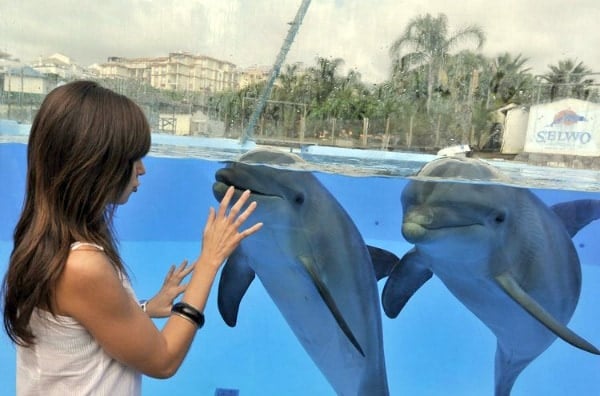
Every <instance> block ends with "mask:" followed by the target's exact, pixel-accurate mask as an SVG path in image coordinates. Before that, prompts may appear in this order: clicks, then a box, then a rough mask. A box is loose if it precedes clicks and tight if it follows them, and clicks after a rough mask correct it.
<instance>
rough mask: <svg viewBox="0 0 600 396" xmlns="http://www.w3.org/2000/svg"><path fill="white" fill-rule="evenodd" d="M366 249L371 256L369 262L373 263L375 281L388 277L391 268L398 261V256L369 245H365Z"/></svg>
mask: <svg viewBox="0 0 600 396" xmlns="http://www.w3.org/2000/svg"><path fill="white" fill-rule="evenodd" d="M367 248H368V249H369V254H370V255H371V262H372V263H373V268H374V269H375V276H376V278H377V280H381V279H383V278H385V277H386V276H388V275H389V274H390V272H391V271H392V268H394V266H395V265H396V264H397V263H398V262H399V261H400V258H399V257H398V256H396V255H395V254H394V253H392V252H389V251H387V250H385V249H381V248H378V247H375V246H370V245H367Z"/></svg>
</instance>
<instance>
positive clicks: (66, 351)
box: [16, 242, 141, 396]
mask: <svg viewBox="0 0 600 396" xmlns="http://www.w3.org/2000/svg"><path fill="white" fill-rule="evenodd" d="M82 246H93V247H95V248H97V249H98V250H104V249H103V248H102V247H101V246H98V245H94V244H89V243H84V242H76V243H74V244H73V245H71V250H75V249H78V248H79V247H82ZM123 286H124V287H125V288H126V289H127V290H128V291H129V293H130V294H131V296H132V298H135V293H134V292H133V289H132V288H131V285H130V284H129V282H128V281H127V279H126V278H125V277H123ZM29 325H30V327H31V330H32V332H33V334H34V335H35V337H36V339H35V344H34V345H32V346H31V347H27V348H25V347H21V346H18V345H17V384H16V385H17V395H18V396H34V395H35V396H38V395H40V396H41V395H44V396H55V395H56V396H59V395H60V396H63V395H78V396H79V395H98V396H100V395H107V396H108V395H110V396H113V395H114V396H121V395H122V396H130V395H131V396H136V395H141V375H140V373H139V372H137V371H135V370H134V369H131V368H129V367H127V366H125V365H123V364H121V363H119V362H118V361H116V360H114V359H113V358H111V357H110V356H108V354H106V352H104V350H103V349H102V348H101V347H100V345H99V344H98V343H97V342H96V340H95V339H94V338H93V337H92V336H91V335H90V333H88V331H87V330H86V329H85V328H84V327H83V326H81V325H80V324H79V323H78V322H77V321H76V320H74V319H73V318H71V317H68V316H60V315H58V316H56V317H54V316H52V314H50V313H49V312H47V311H44V310H42V309H36V310H34V311H33V314H32V315H31V320H30V322H29Z"/></svg>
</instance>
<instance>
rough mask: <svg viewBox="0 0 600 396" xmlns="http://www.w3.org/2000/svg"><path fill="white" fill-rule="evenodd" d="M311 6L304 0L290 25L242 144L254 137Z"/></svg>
mask: <svg viewBox="0 0 600 396" xmlns="http://www.w3.org/2000/svg"><path fill="white" fill-rule="evenodd" d="M309 5H310V0H302V4H300V8H298V12H297V13H296V17H295V18H294V21H293V22H291V23H290V30H288V34H287V36H286V38H285V40H283V45H282V46H281V49H280V50H279V55H277V59H276V60H275V64H273V69H271V74H270V76H269V80H268V81H267V84H266V85H265V88H264V89H263V91H262V93H261V95H260V99H259V101H258V103H257V104H256V107H255V108H254V112H253V113H252V116H251V117H250V121H249V122H248V126H247V127H246V129H245V130H244V131H243V132H242V136H241V138H240V143H241V144H244V143H246V141H247V140H248V139H250V138H252V136H253V135H254V127H255V126H256V122H257V121H258V118H259V117H260V115H261V113H262V112H263V110H264V108H265V104H266V103H267V99H268V98H269V96H270V95H271V90H272V89H273V84H274V83H275V80H276V79H277V77H278V76H279V71H280V70H281V65H282V64H283V61H284V60H285V57H286V55H287V53H288V51H289V50H290V47H291V46H292V43H293V42H294V38H295V37H296V33H298V29H299V28H300V24H301V23H302V19H304V15H305V14H306V11H307V10H308V6H309Z"/></svg>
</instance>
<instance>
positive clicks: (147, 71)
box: [95, 52, 238, 93]
mask: <svg viewBox="0 0 600 396" xmlns="http://www.w3.org/2000/svg"><path fill="white" fill-rule="evenodd" d="M95 70H96V71H97V72H98V74H99V76H100V77H102V78H123V79H126V78H129V79H135V80H137V81H141V82H145V83H148V84H150V85H151V86H152V87H154V88H158V89H164V90H171V91H180V92H187V91H191V92H205V93H214V92H221V91H225V90H232V89H237V88H238V72H237V70H236V66H235V65H234V64H233V63H231V62H227V61H222V60H219V59H215V58H211V57H209V56H204V55H193V54H190V53H187V52H172V53H170V54H169V55H168V56H164V57H156V58H121V57H111V58H108V61H107V62H106V63H102V64H100V65H97V66H96V67H95Z"/></svg>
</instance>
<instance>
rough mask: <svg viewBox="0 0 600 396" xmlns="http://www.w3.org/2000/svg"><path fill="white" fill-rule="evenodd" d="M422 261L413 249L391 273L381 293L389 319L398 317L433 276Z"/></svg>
mask: <svg viewBox="0 0 600 396" xmlns="http://www.w3.org/2000/svg"><path fill="white" fill-rule="evenodd" d="M421 261H422V257H421V255H419V253H418V252H417V251H416V249H414V248H413V249H412V250H410V251H409V252H408V253H406V254H405V255H404V256H403V257H402V259H401V260H400V261H398V262H397V264H396V265H395V266H394V268H392V270H391V271H390V273H389V278H388V280H387V281H386V282H385V286H384V288H383V292H382V293H381V304H382V305H383V311H384V312H385V314H386V315H387V316H388V317H389V318H395V317H396V316H398V314H399V313H400V311H401V310H402V308H404V305H405V304H406V303H407V302H408V300H409V299H410V298H411V297H412V295H413V294H415V292H416V291H417V290H419V288H420V287H421V286H423V285H424V284H425V282H427V281H428V280H429V279H430V278H431V277H432V276H433V272H431V270H429V269H428V268H426V267H425V266H423V265H422V264H421Z"/></svg>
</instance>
